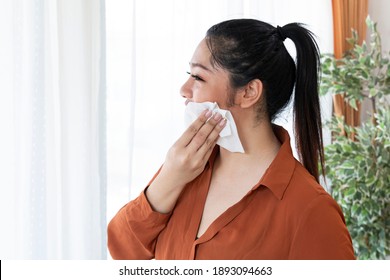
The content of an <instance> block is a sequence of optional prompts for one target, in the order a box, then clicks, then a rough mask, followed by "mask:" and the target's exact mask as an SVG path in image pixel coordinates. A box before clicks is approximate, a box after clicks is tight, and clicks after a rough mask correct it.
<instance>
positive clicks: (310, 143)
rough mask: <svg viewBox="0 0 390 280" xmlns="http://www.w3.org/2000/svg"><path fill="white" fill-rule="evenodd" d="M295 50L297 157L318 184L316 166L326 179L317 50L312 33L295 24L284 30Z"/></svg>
mask: <svg viewBox="0 0 390 280" xmlns="http://www.w3.org/2000/svg"><path fill="white" fill-rule="evenodd" d="M283 32H284V34H285V36H286V37H288V38H289V39H291V40H292V41H293V42H294V44H295V48H296V56H297V58H296V80H295V97H294V132H295V140H296V146H297V151H298V155H299V157H300V160H301V162H302V164H303V165H304V166H305V168H306V169H307V170H308V171H309V172H310V173H311V174H312V175H313V176H314V177H315V178H316V180H317V181H319V171H318V163H320V165H321V170H322V175H323V176H325V168H324V166H325V163H324V148H323V140H322V122H321V111H320V100H319V94H318V77H319V66H320V59H319V51H318V46H317V44H316V42H315V40H314V36H313V34H312V33H311V32H310V31H309V30H307V29H306V28H304V27H302V26H301V25H299V24H297V23H290V24H287V25H285V26H284V27H283Z"/></svg>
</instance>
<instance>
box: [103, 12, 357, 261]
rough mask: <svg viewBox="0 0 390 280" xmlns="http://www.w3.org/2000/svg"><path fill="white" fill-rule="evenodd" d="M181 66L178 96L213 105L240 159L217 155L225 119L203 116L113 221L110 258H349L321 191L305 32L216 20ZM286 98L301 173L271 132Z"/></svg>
mask: <svg viewBox="0 0 390 280" xmlns="http://www.w3.org/2000/svg"><path fill="white" fill-rule="evenodd" d="M286 38H289V39H291V40H292V41H293V42H294V44H295V47H296V53H297V59H296V64H295V63H294V61H293V59H292V58H291V56H290V55H289V53H288V52H287V50H286V48H285V46H284V44H283V41H284V40H285V39H286ZM190 67H191V72H190V77H189V79H188V80H187V82H186V83H185V84H184V85H183V86H182V88H181V95H182V96H183V97H184V98H186V104H187V103H188V102H198V103H201V102H206V101H211V102H216V103H217V104H218V106H219V107H220V108H222V109H226V110H229V111H230V112H231V114H232V115H233V117H234V121H235V123H236V126H237V130H238V134H239V137H240V140H241V142H242V146H243V147H244V150H245V153H232V152H229V151H228V150H226V149H224V148H221V147H219V146H218V145H216V141H217V140H218V137H219V136H218V135H219V133H220V132H221V130H222V129H223V128H224V126H225V125H226V120H225V119H224V118H222V116H221V115H220V114H218V113H217V114H214V115H212V112H211V111H209V110H205V111H204V112H203V113H202V114H201V115H200V116H199V117H198V119H196V121H194V122H193V123H192V124H191V125H190V127H189V128H188V129H187V130H186V131H185V132H184V134H183V135H182V136H181V137H180V138H179V139H178V140H177V142H176V143H175V144H174V145H173V146H172V148H171V149H170V150H169V152H168V154H167V156H166V160H165V163H164V165H163V166H162V167H161V169H160V170H159V172H157V174H156V175H155V176H154V178H153V179H152V180H151V182H150V183H149V185H148V187H147V188H146V189H145V191H144V192H142V194H141V195H140V196H139V197H138V198H137V199H135V200H134V201H132V202H130V203H128V204H127V205H125V206H124V207H123V208H122V209H121V210H120V211H119V212H118V214H117V215H116V216H115V217H114V218H113V219H112V221H111V222H110V224H109V227H108V247H109V250H110V253H111V255H112V257H113V258H116V259H152V258H156V259H354V253H353V249H352V244H351V238H350V236H349V233H348V231H347V228H346V226H345V222H344V217H343V214H342V212H341V210H340V208H339V206H338V205H337V203H336V202H335V201H334V200H333V199H332V198H331V197H330V196H329V195H328V194H327V193H326V192H325V191H324V189H323V188H322V187H321V186H320V185H319V183H318V181H319V171H318V162H320V164H321V166H322V167H323V166H324V159H323V158H324V157H323V146H322V133H321V116H320V106H319V97H318V68H319V55H318V48H317V45H316V43H315V41H314V39H313V35H312V34H311V33H310V31H308V30H307V29H305V28H304V27H302V26H301V25H299V24H296V23H292V24H288V25H285V26H284V27H279V26H278V27H277V28H274V27H273V26H271V25H269V24H267V23H264V22H261V21H257V20H252V19H238V20H230V21H225V22H222V23H219V24H217V25H215V26H213V27H211V28H210V29H209V30H208V32H207V34H206V37H205V38H204V39H203V40H202V41H201V42H200V44H199V45H198V47H197V49H196V50H195V53H194V55H193V57H192V59H191V62H190ZM294 89H295V94H294V95H293V94H292V93H293V90H294ZM292 96H294V97H293V99H294V100H293V102H294V125H295V133H296V143H297V150H298V154H299V156H300V160H301V162H302V164H301V163H300V162H298V161H297V160H295V159H294V157H293V155H292V152H291V148H290V139H289V136H288V133H287V132H286V131H285V130H284V129H283V128H282V127H279V126H276V125H274V124H272V121H273V120H274V119H275V117H276V116H277V114H278V113H279V112H281V110H282V109H283V108H285V107H286V106H287V104H288V103H289V101H290V99H292ZM322 170H324V169H323V168H322Z"/></svg>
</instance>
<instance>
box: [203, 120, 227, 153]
mask: <svg viewBox="0 0 390 280" xmlns="http://www.w3.org/2000/svg"><path fill="white" fill-rule="evenodd" d="M225 125H226V119H221V120H220V121H219V122H218V124H217V125H216V126H215V128H214V129H213V131H212V132H211V133H210V134H209V136H208V137H207V139H206V141H204V143H203V145H202V146H201V147H200V148H199V149H198V153H199V155H200V156H202V155H203V159H205V160H207V159H208V158H209V157H210V155H211V153H212V151H213V148H214V147H215V144H216V143H217V141H218V138H219V133H220V132H221V131H222V129H223V128H224V127H225Z"/></svg>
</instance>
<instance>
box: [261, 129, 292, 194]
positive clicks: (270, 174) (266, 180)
mask: <svg viewBox="0 0 390 280" xmlns="http://www.w3.org/2000/svg"><path fill="white" fill-rule="evenodd" d="M273 130H274V133H275V135H276V137H277V138H278V139H279V141H280V143H281V146H280V149H279V152H278V153H277V155H276V157H275V158H274V160H273V161H272V162H271V164H270V166H269V167H268V169H267V170H266V171H265V173H264V175H263V177H262V178H261V180H260V182H259V186H260V185H261V186H265V187H267V188H268V189H270V190H271V191H272V192H273V194H274V195H275V196H276V197H277V198H278V199H280V200H281V199H282V198H283V194H284V192H285V191H286V189H287V186H288V184H289V183H290V180H291V178H292V175H293V173H294V170H295V163H296V160H295V158H294V156H293V153H292V150H291V145H290V136H289V135H288V132H287V131H286V130H285V129H284V128H283V127H281V126H278V125H275V124H273Z"/></svg>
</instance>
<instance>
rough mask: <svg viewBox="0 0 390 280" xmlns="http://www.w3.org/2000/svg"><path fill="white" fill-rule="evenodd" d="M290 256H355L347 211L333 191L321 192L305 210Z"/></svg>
mask: <svg viewBox="0 0 390 280" xmlns="http://www.w3.org/2000/svg"><path fill="white" fill-rule="evenodd" d="M289 259H301V260H302V259H303V260H305V259H306V260H321V259H322V260H342V259H355V255H354V252H353V247H352V240H351V237H350V235H349V232H348V230H347V227H346V225H345V220H344V215H343V213H342V211H341V209H340V207H339V205H338V204H337V203H336V201H335V200H334V199H333V198H332V197H331V196H330V195H327V194H323V195H320V196H318V197H317V198H315V199H314V200H313V201H312V202H311V203H310V204H309V205H308V207H307V208H306V210H305V211H304V213H303V216H302V218H301V220H300V222H299V225H298V228H297V231H296V233H295V235H294V239H293V243H292V246H291V250H290V254H289Z"/></svg>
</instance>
